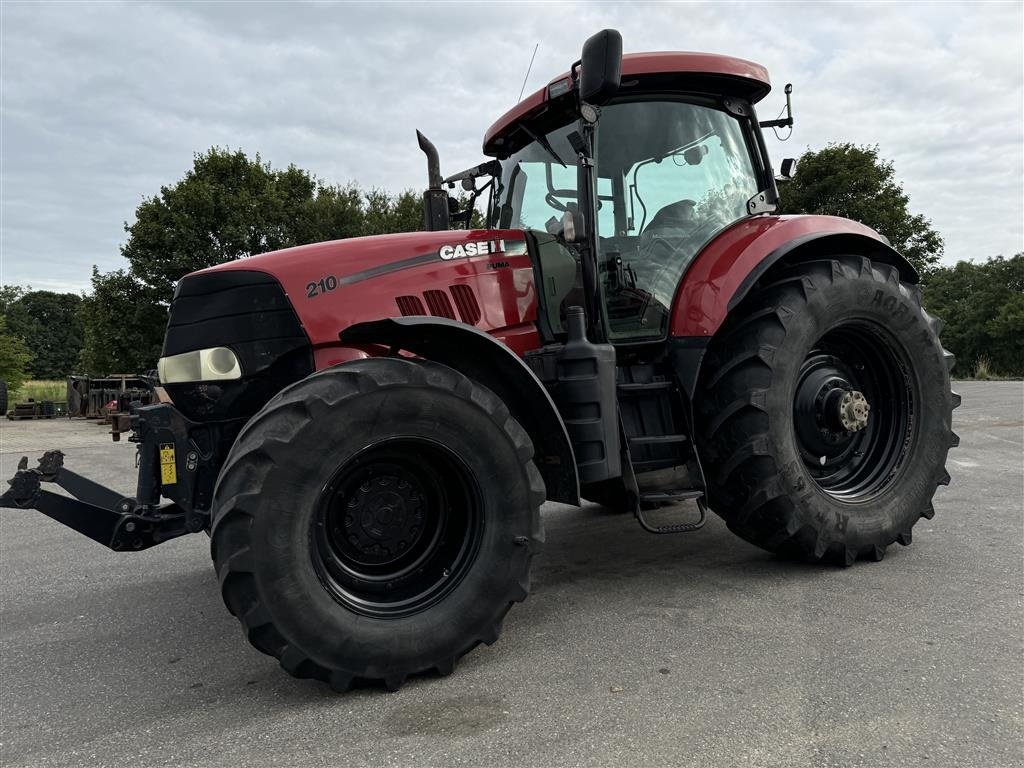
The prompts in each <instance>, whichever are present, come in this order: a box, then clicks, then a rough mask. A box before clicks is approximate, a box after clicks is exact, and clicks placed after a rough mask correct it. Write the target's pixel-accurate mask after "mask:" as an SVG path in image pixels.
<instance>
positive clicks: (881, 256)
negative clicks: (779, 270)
mask: <svg viewBox="0 0 1024 768" xmlns="http://www.w3.org/2000/svg"><path fill="white" fill-rule="evenodd" d="M805 253H811V254H814V255H815V256H816V257H820V256H824V255H830V254H836V253H858V254H863V255H865V256H868V257H869V258H871V259H874V260H876V261H882V262H885V263H888V264H892V265H893V266H895V267H896V268H897V269H898V270H899V271H900V276H901V278H902V279H903V280H905V281H906V282H911V283H916V282H918V279H919V278H918V274H917V271H916V270H915V269H914V267H913V266H912V265H911V264H910V262H908V261H907V260H906V259H905V258H904V257H903V256H902V255H900V254H899V253H898V252H897V251H895V250H894V249H893V248H892V246H890V245H889V243H888V241H887V240H886V239H885V238H884V237H882V236H881V235H880V234H878V233H877V232H875V230H873V229H871V228H870V227H867V226H865V225H863V224H860V223H859V222H856V221H851V220H850V219H842V218H839V217H837V216H760V217H756V218H748V219H743V220H741V221H739V222H737V223H736V224H734V225H732V226H731V227H729V228H728V229H726V230H725V231H724V232H721V233H720V234H719V235H718V236H717V237H715V238H714V239H713V240H712V241H711V242H710V243H708V244H707V245H706V246H705V247H704V248H703V249H702V250H701V252H700V253H699V254H698V255H697V258H696V259H694V261H693V263H692V264H691V265H690V267H689V269H688V270H687V271H686V274H685V275H684V276H683V279H682V281H680V284H679V288H678V289H677V290H676V295H675V299H674V303H673V307H672V317H671V320H670V323H669V328H670V333H671V335H672V336H673V337H680V336H682V337H698V338H699V337H704V338H709V337H711V336H713V335H714V334H715V332H716V331H717V330H718V329H719V327H720V326H721V325H722V323H723V322H725V318H726V316H727V315H728V314H729V311H730V310H732V308H733V307H735V306H736V305H737V304H738V303H739V302H740V301H741V300H742V299H743V297H744V296H745V295H746V294H747V292H748V291H749V290H750V289H751V288H752V287H753V285H754V283H756V282H757V280H758V279H759V278H760V277H761V276H762V275H764V273H765V272H767V271H768V269H770V268H771V267H772V266H773V265H774V264H776V263H778V262H779V261H781V260H783V259H784V258H789V259H792V258H798V257H799V256H800V255H801V254H805Z"/></svg>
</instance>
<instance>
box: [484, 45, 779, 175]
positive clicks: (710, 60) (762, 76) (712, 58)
mask: <svg viewBox="0 0 1024 768" xmlns="http://www.w3.org/2000/svg"><path fill="white" fill-rule="evenodd" d="M665 73H673V74H676V73H678V74H680V75H698V74H699V75H718V76H722V77H733V78H737V79H739V80H741V81H745V82H746V90H748V91H749V92H750V94H751V101H754V102H757V101H759V100H760V99H763V98H764V97H765V96H767V95H768V92H769V91H770V90H771V82H770V80H769V78H768V70H767V69H765V68H764V67H763V66H761V65H760V64H755V63H754V62H752V61H747V60H746V59H737V58H735V57H733V56H722V55H719V54H715V53H691V52H688V51H665V52H653V53H627V54H626V55H625V56H623V57H622V80H623V82H627V81H628V80H629V79H630V78H631V77H641V76H643V75H657V74H665ZM568 77H569V73H568V72H565V73H563V74H561V75H559V76H558V77H556V78H554V79H552V80H551V81H550V82H549V83H548V85H545V86H544V87H543V88H541V89H540V90H538V91H536V92H535V93H531V94H530V95H529V96H527V97H526V98H525V99H523V100H522V101H521V102H519V103H518V104H516V105H515V106H514V107H512V109H510V110H509V111H508V112H506V113H505V114H504V115H502V116H501V117H500V118H498V120H497V121H496V122H495V123H494V125H492V126H491V127H490V128H488V129H487V133H485V134H484V154H487V155H491V154H494V153H495V150H494V148H493V147H492V142H493V141H494V139H495V138H496V137H498V136H500V135H501V134H502V133H504V132H505V131H506V130H508V129H509V128H510V127H512V126H513V125H515V124H516V123H518V122H519V121H520V120H522V119H523V118H524V117H526V116H527V115H529V114H530V113H531V112H533V111H534V110H536V109H538V108H539V107H541V106H542V105H543V104H544V102H546V101H547V99H548V86H549V85H551V83H557V82H558V81H560V80H565V79H566V78H568Z"/></svg>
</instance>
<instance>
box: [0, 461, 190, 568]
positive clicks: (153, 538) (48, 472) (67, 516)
mask: <svg viewBox="0 0 1024 768" xmlns="http://www.w3.org/2000/svg"><path fill="white" fill-rule="evenodd" d="M42 483H53V484H55V485H57V486H58V487H60V488H63V489H64V490H65V491H67V492H68V493H71V494H74V496H76V497H77V498H71V497H68V496H62V495H60V494H57V493H53V492H52V491H47V490H43V488H42V487H41V484H42ZM8 484H9V485H10V486H11V487H10V488H9V489H8V490H7V492H6V493H4V494H3V496H0V507H14V508H18V509H36V510H38V511H40V512H42V513H43V514H44V515H46V516H47V517H51V518H53V519H54V520H56V521H57V522H58V523H63V524H64V525H66V526H68V527H69V528H74V529H75V530H76V531H78V532H79V533H81V534H84V535H85V536H88V537H89V538H90V539H92V540H93V541H96V542H99V543H100V544H102V545H104V546H105V547H110V549H113V550H115V551H118V552H123V551H126V550H127V551H131V550H139V549H147V548H149V547H152V546H153V545H155V544H159V543H161V542H163V541H167V540H168V539H173V538H174V537H176V536H181V535H183V534H186V533H191V532H192V531H190V530H189V528H188V525H187V522H186V514H185V512H184V511H183V510H182V509H181V508H180V507H178V505H177V504H170V505H168V506H165V507H160V508H158V509H156V510H152V511H151V510H147V509H146V508H144V507H140V506H139V504H138V503H137V502H136V500H135V499H133V498H131V497H121V496H120V495H119V494H117V493H116V492H115V491H112V490H110V489H109V488H104V487H103V486H101V485H99V484H97V483H94V482H93V481H92V480H89V479H87V478H84V477H82V476H81V475H78V474H76V473H74V472H72V471H71V470H69V469H65V468H64V454H63V453H61V452H60V451H47V452H46V453H45V454H43V457H42V458H41V459H40V460H39V466H38V467H35V468H33V469H29V468H28V457H23V458H22V459H21V461H20V462H19V463H18V471H17V473H16V474H15V475H14V478H13V479H12V480H8Z"/></svg>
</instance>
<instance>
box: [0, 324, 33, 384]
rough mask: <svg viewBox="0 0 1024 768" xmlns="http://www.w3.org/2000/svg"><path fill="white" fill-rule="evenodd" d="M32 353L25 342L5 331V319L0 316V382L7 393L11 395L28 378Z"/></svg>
mask: <svg viewBox="0 0 1024 768" xmlns="http://www.w3.org/2000/svg"><path fill="white" fill-rule="evenodd" d="M31 362H32V353H31V352H29V350H28V347H26V346H25V342H23V341H22V340H21V339H19V338H18V337H17V336H14V335H13V334H11V333H9V332H8V331H7V317H6V316H5V315H3V314H0V381H6V382H7V391H8V392H9V393H13V392H14V391H15V390H17V389H19V388H20V387H21V385H22V384H24V383H25V379H27V378H28V366H29V364H30V363H31Z"/></svg>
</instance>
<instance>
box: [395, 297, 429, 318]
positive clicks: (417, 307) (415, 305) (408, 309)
mask: <svg viewBox="0 0 1024 768" xmlns="http://www.w3.org/2000/svg"><path fill="white" fill-rule="evenodd" d="M395 301H396V302H397V303H398V311H399V312H401V313H402V315H425V314H427V313H426V312H424V311H423V302H422V301H420V300H419V297H417V296H396V297H395Z"/></svg>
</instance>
